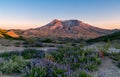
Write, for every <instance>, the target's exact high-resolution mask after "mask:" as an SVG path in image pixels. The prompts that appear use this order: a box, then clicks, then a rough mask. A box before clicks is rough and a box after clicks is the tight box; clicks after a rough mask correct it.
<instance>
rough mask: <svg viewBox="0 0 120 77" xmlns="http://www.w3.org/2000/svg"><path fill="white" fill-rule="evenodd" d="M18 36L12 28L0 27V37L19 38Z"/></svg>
mask: <svg viewBox="0 0 120 77" xmlns="http://www.w3.org/2000/svg"><path fill="white" fill-rule="evenodd" d="M19 37H20V36H19V35H18V34H16V33H15V32H14V31H12V30H10V31H9V30H4V29H0V38H19Z"/></svg>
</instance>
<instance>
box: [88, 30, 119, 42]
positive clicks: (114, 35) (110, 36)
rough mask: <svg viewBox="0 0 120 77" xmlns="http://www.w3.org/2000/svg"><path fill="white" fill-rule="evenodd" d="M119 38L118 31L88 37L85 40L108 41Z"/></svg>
mask: <svg viewBox="0 0 120 77" xmlns="http://www.w3.org/2000/svg"><path fill="white" fill-rule="evenodd" d="M118 39H120V31H118V32H115V33H112V34H109V35H105V36H101V37H98V38H95V39H89V40H87V42H101V41H108V40H111V41H112V40H118Z"/></svg>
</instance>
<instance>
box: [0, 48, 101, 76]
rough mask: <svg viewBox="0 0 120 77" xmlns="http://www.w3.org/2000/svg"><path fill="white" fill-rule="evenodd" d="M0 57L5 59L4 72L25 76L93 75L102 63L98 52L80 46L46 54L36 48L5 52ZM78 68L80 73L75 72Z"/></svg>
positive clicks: (0, 67) (0, 66) (2, 70)
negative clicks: (92, 72)
mask: <svg viewBox="0 0 120 77" xmlns="http://www.w3.org/2000/svg"><path fill="white" fill-rule="evenodd" d="M0 57H1V58H3V59H4V62H1V63H0V71H1V72H2V73H3V74H20V75H21V76H23V77H91V76H89V72H90V71H95V70H97V68H98V67H99V65H100V64H101V59H100V57H99V54H98V53H96V52H94V50H92V49H83V48H82V47H79V46H76V47H65V48H60V49H58V50H56V51H53V52H51V53H46V54H45V52H43V51H39V50H35V49H26V50H24V51H22V52H17V51H16V52H15V51H14V52H4V53H0ZM31 59H36V60H39V62H37V61H31ZM44 59H45V60H46V62H44V61H43V60H44ZM42 62H43V63H42ZM77 70H79V73H78V72H77V73H76V72H75V71H77Z"/></svg>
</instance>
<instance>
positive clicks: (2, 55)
mask: <svg viewBox="0 0 120 77" xmlns="http://www.w3.org/2000/svg"><path fill="white" fill-rule="evenodd" d="M15 55H16V56H19V55H20V52H17V51H11V52H3V53H0V57H4V58H8V57H11V56H15Z"/></svg>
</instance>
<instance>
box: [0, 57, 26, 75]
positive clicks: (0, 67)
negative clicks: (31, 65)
mask: <svg viewBox="0 0 120 77" xmlns="http://www.w3.org/2000/svg"><path fill="white" fill-rule="evenodd" d="M27 64H28V62H26V61H24V60H23V59H22V57H17V56H12V57H10V59H8V61H5V62H3V63H1V64H0V71H2V73H5V74H13V73H21V71H22V70H23V69H24V68H25V67H26V66H27Z"/></svg>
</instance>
